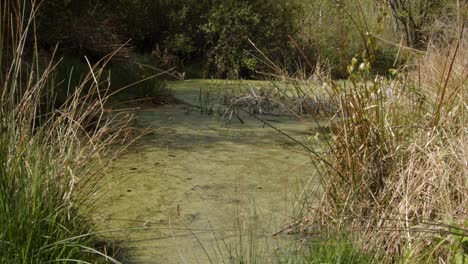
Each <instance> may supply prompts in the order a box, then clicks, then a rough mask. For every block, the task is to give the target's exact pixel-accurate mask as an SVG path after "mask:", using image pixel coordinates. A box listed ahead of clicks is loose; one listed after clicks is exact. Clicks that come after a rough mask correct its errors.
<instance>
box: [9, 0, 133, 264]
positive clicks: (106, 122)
mask: <svg viewBox="0 0 468 264" xmlns="http://www.w3.org/2000/svg"><path fill="white" fill-rule="evenodd" d="M28 4H30V5H29V6H25V5H26V2H25V3H21V2H18V3H13V2H10V1H7V2H0V10H2V11H1V13H0V21H1V28H0V32H1V35H0V37H1V38H0V65H1V68H0V81H1V83H0V85H1V97H0V103H1V108H0V131H1V137H0V226H1V227H2V228H1V230H0V262H1V263H48V262H58V263H66V262H77V263H99V262H113V263H117V261H116V260H114V259H112V258H111V257H110V256H106V254H104V253H105V252H106V250H107V249H106V248H105V243H102V242H99V241H98V238H97V237H96V235H94V234H93V232H92V225H91V224H90V223H89V222H88V221H87V220H86V219H85V218H84V217H83V215H84V213H85V212H86V210H88V209H89V208H90V206H91V205H90V204H89V197H90V195H91V194H92V193H93V191H94V186H95V184H96V183H97V181H99V177H98V176H99V173H100V171H101V169H102V168H103V167H104V166H105V165H106V163H105V162H104V161H102V160H101V159H100V156H101V154H103V153H105V151H106V150H107V148H108V146H110V145H113V144H115V143H119V144H122V145H121V146H122V147H121V148H119V149H123V148H124V147H125V146H126V143H125V142H128V140H127V139H129V135H130V133H131V131H130V130H129V129H127V124H128V122H129V121H130V120H131V116H130V115H128V114H125V113H116V112H115V111H114V113H112V114H111V113H110V110H109V109H107V108H106V106H105V105H106V101H107V100H108V98H109V95H110V93H109V91H108V88H109V87H108V85H106V83H105V82H104V83H103V82H101V81H100V80H101V78H102V79H105V78H106V77H107V76H105V75H103V73H104V71H103V68H104V67H105V65H106V64H107V63H108V62H109V60H110V58H111V57H112V54H111V55H110V56H108V57H106V58H104V59H102V60H101V61H99V62H98V63H96V64H94V65H91V64H90V63H89V62H88V63H87V66H88V71H87V73H86V74H85V75H83V76H82V78H81V79H80V82H78V83H77V84H76V85H72V84H71V83H70V82H69V83H68V87H67V90H68V96H67V97H65V98H64V99H63V102H62V103H61V105H60V106H59V107H58V108H57V106H56V105H55V102H54V99H53V98H54V96H53V95H51V94H52V93H53V90H54V89H55V88H56V85H57V83H56V82H55V78H54V76H55V74H56V72H55V70H56V68H57V65H58V62H55V61H56V60H54V59H51V60H50V61H49V62H48V63H47V64H45V66H44V64H43V61H40V60H39V56H38V52H37V49H36V46H35V42H34V40H35V38H34V27H33V25H34V19H35V15H36V12H37V8H38V6H37V5H36V2H35V1H32V2H30V3H28ZM107 83H108V82H107ZM118 153H119V150H115V152H114V154H116V155H118Z"/></svg>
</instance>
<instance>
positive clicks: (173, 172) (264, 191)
mask: <svg viewBox="0 0 468 264" xmlns="http://www.w3.org/2000/svg"><path fill="white" fill-rule="evenodd" d="M256 84H261V83H260V82H258V83H256ZM169 85H170V87H171V88H172V89H173V90H174V93H175V96H176V97H177V98H179V99H180V100H182V101H184V102H187V103H189V104H178V105H164V106H160V107H156V108H146V109H144V110H143V111H139V112H137V113H136V119H137V123H138V126H140V127H149V128H151V129H153V133H151V134H150V135H147V136H145V137H144V138H143V139H142V140H141V142H140V144H139V146H138V147H135V148H132V150H131V151H129V153H127V154H126V155H125V156H124V157H122V158H120V159H119V160H117V161H116V162H115V163H113V165H112V167H111V168H110V169H109V171H108V173H107V175H106V177H105V181H103V184H102V186H101V188H100V190H99V192H100V194H102V195H103V198H102V199H100V200H99V204H98V208H99V210H98V213H96V214H95V215H94V219H95V221H96V222H97V224H98V228H99V229H100V230H114V229H122V230H123V231H121V232H116V233H109V235H108V236H109V237H110V238H113V239H116V240H118V241H121V245H120V246H122V247H123V249H124V250H125V255H126V256H127V258H128V259H126V260H125V262H126V263H127V262H128V263H210V262H211V263H219V262H222V261H229V260H233V259H235V258H237V257H238V256H239V255H243V256H244V257H246V255H248V254H250V253H252V254H255V255H259V256H260V257H261V258H265V259H267V258H269V257H270V256H271V253H272V252H277V251H278V250H281V249H282V248H283V247H284V245H285V243H289V242H288V239H287V238H283V237H281V236H272V234H274V233H275V232H276V231H278V230H279V229H281V227H282V226H284V225H286V224H287V223H289V222H290V221H292V216H293V214H294V212H297V211H298V210H300V209H301V203H300V202H298V198H304V197H303V196H301V194H303V193H304V192H303V190H304V188H307V192H306V193H308V194H310V193H311V192H314V191H315V192H318V188H317V186H318V184H317V182H316V179H315V177H314V167H313V166H312V163H311V158H310V156H309V154H308V153H307V152H306V151H305V150H304V149H303V148H302V147H301V146H299V145H298V144H296V143H294V142H292V141H291V140H290V139H288V138H286V137H284V136H283V135H281V134H280V133H278V132H277V131H275V130H274V129H272V128H270V127H268V126H266V125H265V124H263V123H262V122H260V121H259V120H257V119H255V118H251V117H249V116H248V115H244V116H242V120H243V121H244V123H241V122H239V120H237V119H233V120H232V121H231V122H230V123H227V122H226V120H225V119H224V120H223V119H222V118H220V116H219V115H217V114H211V115H209V114H206V113H205V114H202V113H200V110H199V108H196V107H193V105H196V104H198V103H199V97H200V90H202V93H203V94H204V93H206V92H207V91H210V92H211V93H212V94H216V92H217V91H218V92H219V93H221V91H223V90H225V89H236V86H237V85H243V84H241V83H236V82H225V81H213V80H211V81H208V80H192V81H190V80H189V81H178V82H173V83H170V84H169ZM190 105H192V106H190ZM262 118H264V119H267V120H268V122H269V123H271V124H272V125H274V126H275V127H277V128H278V129H281V130H282V131H283V132H285V133H287V134H289V135H291V136H292V137H294V138H296V139H297V140H299V141H303V142H306V141H307V138H308V137H309V136H311V135H314V134H315V133H316V124H315V123H314V122H312V121H310V120H297V119H291V118H289V117H285V116H262ZM244 247H247V248H249V252H250V253H246V252H247V250H245V249H244ZM253 251H255V252H253ZM259 256H256V257H257V258H258V257H259Z"/></svg>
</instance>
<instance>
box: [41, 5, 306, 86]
mask: <svg viewBox="0 0 468 264" xmlns="http://www.w3.org/2000/svg"><path fill="white" fill-rule="evenodd" d="M297 11H298V9H297V5H294V4H292V3H289V2H284V1H278V0H259V1H246V0H245V1H234V0H232V1H211V0H204V1H195V0H188V1H149V0H120V1H106V0H101V1H62V0H52V1H46V2H45V4H44V6H43V8H42V10H41V13H40V16H39V22H38V25H39V26H38V31H39V34H38V35H39V36H40V46H41V47H42V48H43V49H46V50H49V51H51V50H52V49H53V48H54V47H55V45H56V43H59V44H60V45H59V49H60V50H61V51H63V52H66V53H71V54H74V55H83V54H85V55H87V56H89V57H94V58H100V57H102V56H104V55H106V54H108V53H110V52H112V51H113V50H115V49H117V48H118V47H119V46H121V45H122V44H123V43H127V41H128V40H130V42H128V44H129V45H128V47H130V46H132V47H134V48H135V50H136V51H139V52H146V53H148V52H153V53H157V55H158V56H157V58H161V57H164V56H165V55H166V56H167V55H170V56H171V57H173V58H174V59H172V60H171V61H170V62H169V64H176V65H177V64H178V66H183V65H186V64H190V63H194V62H198V63H200V62H201V64H202V65H205V66H206V68H205V69H206V70H207V72H206V75H208V76H216V77H234V78H237V77H251V74H252V73H253V71H254V70H255V69H257V68H258V66H259V61H258V60H257V59H255V58H254V57H253V56H252V55H251V53H252V52H254V51H255V48H254V46H253V45H252V44H251V43H250V42H249V39H251V40H252V42H254V43H255V44H256V45H257V47H258V49H259V50H261V51H262V52H264V53H265V54H266V55H267V56H271V57H273V58H275V59H281V60H282V61H284V59H285V58H288V52H290V49H289V47H288V35H289V34H294V32H295V31H296V29H295V28H296V27H297V23H295V22H296V21H295V19H296V18H297V15H296V14H295V13H296V12H297ZM128 53H129V50H128V48H124V49H121V51H120V53H119V54H120V56H124V57H128ZM171 66H174V65H171Z"/></svg>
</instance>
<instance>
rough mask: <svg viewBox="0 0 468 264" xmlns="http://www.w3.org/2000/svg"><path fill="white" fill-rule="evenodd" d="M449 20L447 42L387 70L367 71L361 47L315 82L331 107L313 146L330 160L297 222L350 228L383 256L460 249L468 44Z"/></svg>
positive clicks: (466, 184)
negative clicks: (321, 137)
mask: <svg viewBox="0 0 468 264" xmlns="http://www.w3.org/2000/svg"><path fill="white" fill-rule="evenodd" d="M458 28H459V34H458V35H457V36H456V37H455V38H454V41H453V42H452V43H448V44H447V45H446V46H440V45H439V46H437V47H436V46H430V47H429V48H428V50H427V52H426V54H425V55H424V56H422V57H421V56H416V55H415V56H416V58H417V59H416V60H415V61H416V63H414V62H412V61H411V62H409V63H408V64H407V65H405V66H404V67H402V68H400V69H395V70H391V76H388V77H383V76H379V75H374V74H372V72H371V68H372V64H373V61H372V59H371V58H370V57H366V56H363V57H357V58H355V59H353V61H352V63H351V64H350V65H349V66H348V72H349V74H350V77H349V80H348V82H336V81H333V80H328V81H327V82H326V84H324V86H323V87H325V89H327V91H328V94H329V96H330V99H331V100H332V101H333V104H334V105H335V106H336V109H338V111H337V114H336V116H335V117H334V121H332V123H333V128H332V129H331V130H330V131H331V132H332V139H331V141H330V143H329V146H330V147H329V149H328V152H327V153H326V154H325V155H324V156H323V157H324V159H326V160H327V162H328V164H329V165H331V166H326V167H325V169H324V171H322V172H321V174H322V175H321V182H322V185H323V188H324V192H323V197H322V200H321V203H320V205H319V206H318V207H313V208H312V207H311V208H310V209H309V213H308V214H307V215H306V216H305V217H304V218H303V221H302V222H301V225H298V228H299V229H302V231H303V232H306V233H307V232H309V231H310V230H324V231H325V230H329V229H330V228H331V229H332V230H342V231H343V230H344V231H347V230H353V231H355V232H356V233H357V234H359V235H358V236H356V237H357V238H358V239H359V240H364V241H365V243H364V244H363V245H362V248H363V249H366V250H369V251H376V252H381V254H382V256H383V259H382V260H381V261H382V262H385V263H394V262H399V261H401V262H404V263H421V262H427V263H433V262H440V261H442V262H444V263H463V261H466V260H467V259H468V252H467V250H466V241H467V238H468V226H467V222H466V220H467V218H466V216H467V215H468V214H467V208H468V178H467V177H466V175H467V167H468V160H467V158H466V157H467V148H468V146H467V142H468V141H467V139H466V115H465V112H466V110H467V105H466V101H467V97H466V92H464V90H465V88H466V87H465V86H466V80H467V77H468V75H467V69H468V68H467V65H468V64H467V60H466V58H468V56H467V54H466V50H467V45H468V44H467V39H466V37H465V36H464V35H463V33H464V31H465V30H464V28H463V26H461V25H460V27H458ZM373 41H374V40H373V39H372V37H370V38H369V41H368V43H369V44H370V45H373ZM369 44H368V45H369ZM372 48H374V46H373V47H372ZM299 226H300V227H299ZM457 261H458V262H457ZM459 261H461V262H459Z"/></svg>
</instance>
